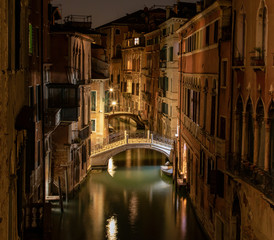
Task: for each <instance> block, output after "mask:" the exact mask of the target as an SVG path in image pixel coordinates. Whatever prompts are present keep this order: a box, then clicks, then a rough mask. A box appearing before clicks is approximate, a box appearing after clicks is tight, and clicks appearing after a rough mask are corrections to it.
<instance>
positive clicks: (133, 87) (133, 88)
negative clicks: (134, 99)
mask: <svg viewBox="0 0 274 240" xmlns="http://www.w3.org/2000/svg"><path fill="white" fill-rule="evenodd" d="M134 85H135V84H134V83H132V90H131V91H132V95H134V90H135V86H134Z"/></svg>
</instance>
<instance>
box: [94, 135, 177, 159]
mask: <svg viewBox="0 0 274 240" xmlns="http://www.w3.org/2000/svg"><path fill="white" fill-rule="evenodd" d="M142 142H143V143H151V144H153V143H158V144H160V145H164V146H167V147H172V146H173V140H172V139H169V138H166V137H163V136H161V135H160V134H158V133H151V132H150V131H149V130H148V131H136V132H128V131H124V132H115V133H112V134H110V135H109V136H108V137H107V138H105V139H104V140H103V143H101V144H96V145H93V146H92V147H91V155H94V154H98V153H99V152H103V151H107V150H109V149H113V148H115V147H118V146H121V145H124V144H129V143H130V144H132V143H142Z"/></svg>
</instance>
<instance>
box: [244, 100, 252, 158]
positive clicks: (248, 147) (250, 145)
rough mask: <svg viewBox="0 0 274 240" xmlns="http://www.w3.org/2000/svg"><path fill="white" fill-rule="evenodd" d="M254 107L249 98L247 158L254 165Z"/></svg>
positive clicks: (247, 110)
mask: <svg viewBox="0 0 274 240" xmlns="http://www.w3.org/2000/svg"><path fill="white" fill-rule="evenodd" d="M252 115H253V105H252V102H251V99H250V98H249V99H248V101H247V105H246V123H247V124H246V138H245V142H246V150H247V151H246V154H247V155H246V156H247V160H248V161H249V162H251V163H253V157H254V156H253V155H254V121H253V116H252Z"/></svg>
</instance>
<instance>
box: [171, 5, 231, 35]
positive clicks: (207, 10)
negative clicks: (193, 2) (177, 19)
mask: <svg viewBox="0 0 274 240" xmlns="http://www.w3.org/2000/svg"><path fill="white" fill-rule="evenodd" d="M220 6H226V7H230V6H231V3H230V2H229V1H227V0H217V1H215V2H214V3H213V4H211V5H210V6H209V7H208V8H206V9H204V10H203V11H202V12H200V13H198V14H197V15H195V16H194V17H193V18H191V19H189V21H187V22H186V23H185V24H184V25H183V26H182V27H180V28H179V29H178V30H177V31H176V33H177V34H180V32H182V31H183V30H184V29H186V28H187V27H189V25H191V24H192V23H194V22H196V21H198V20H199V19H200V18H201V17H203V16H205V15H206V14H208V13H209V12H211V11H212V10H213V9H215V8H217V7H220Z"/></svg>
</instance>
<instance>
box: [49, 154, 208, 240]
mask: <svg viewBox="0 0 274 240" xmlns="http://www.w3.org/2000/svg"><path fill="white" fill-rule="evenodd" d="M164 162H165V156H164V155H162V154H161V153H158V152H155V151H152V150H148V149H133V150H128V151H125V152H122V153H120V154H118V155H116V156H114V157H113V158H111V159H110V164H109V169H108V170H107V171H106V170H105V171H100V170H97V171H95V170H94V171H92V172H91V173H90V174H89V176H88V177H87V179H86V181H85V183H83V184H82V185H81V189H80V190H79V192H78V193H77V194H76V196H75V197H74V199H73V200H71V201H70V202H69V204H68V205H67V206H66V207H65V209H64V213H63V214H61V213H60V209H59V208H55V209H53V212H52V223H53V239H56V240H57V239H58V240H59V239H66V240H72V239H73V240H78V239H79V240H88V239H89V240H103V239H107V240H118V239H119V240H146V239H147V240H154V239H155V240H166V239H167V240H176V239H195V240H203V239H206V238H205V236H204V235H203V233H202V231H201V229H200V227H199V225H198V223H197V221H196V218H195V216H194V213H193V210H192V208H191V206H190V202H189V200H188V199H187V198H185V197H182V196H181V197H180V196H178V195H177V196H176V194H175V192H174V188H173V185H172V180H171V179H169V178H168V177H166V176H163V175H162V174H161V172H160V165H161V164H163V163H164ZM175 196H176V197H175Z"/></svg>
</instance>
